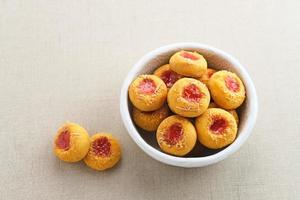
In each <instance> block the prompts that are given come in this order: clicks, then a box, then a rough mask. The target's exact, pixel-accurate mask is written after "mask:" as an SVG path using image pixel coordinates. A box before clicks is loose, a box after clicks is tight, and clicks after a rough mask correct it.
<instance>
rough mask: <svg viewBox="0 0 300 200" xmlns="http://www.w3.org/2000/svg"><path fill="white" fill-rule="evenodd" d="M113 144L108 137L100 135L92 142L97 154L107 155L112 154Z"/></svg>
mask: <svg viewBox="0 0 300 200" xmlns="http://www.w3.org/2000/svg"><path fill="white" fill-rule="evenodd" d="M110 147H111V144H110V142H109V141H108V139H107V137H100V138H98V139H96V140H95V141H94V142H93V144H92V149H93V152H94V153H95V154H96V155H97V156H102V157H107V156H109V155H110V154H111V149H110Z"/></svg>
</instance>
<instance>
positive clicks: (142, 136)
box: [120, 43, 258, 167]
mask: <svg viewBox="0 0 300 200" xmlns="http://www.w3.org/2000/svg"><path fill="white" fill-rule="evenodd" d="M182 49H184V50H191V51H197V52H199V53H200V54H202V55H203V56H204V57H205V59H206V60H207V61H208V65H209V66H213V68H216V69H227V70H229V71H232V72H235V73H236V74H238V76H239V77H240V78H241V79H242V81H243V82H244V85H245V87H246V95H247V98H246V101H245V102H244V104H243V106H242V107H241V108H240V109H239V111H240V113H239V117H240V123H239V129H238V136H237V138H236V139H235V141H234V142H233V143H232V144H231V145H229V146H228V147H226V148H224V149H222V150H219V151H214V150H211V151H210V150H204V151H205V155H204V156H203V157H196V156H193V155H192V156H191V157H176V156H172V155H168V154H166V153H164V152H162V151H161V150H160V149H159V147H158V145H157V143H156V141H155V136H153V135H151V134H149V133H148V134H147V133H144V132H143V131H142V130H141V129H138V128H137V127H136V126H135V125H134V123H133V121H132V119H131V113H130V112H131V103H130V102H129V100H128V87H129V85H130V83H131V82H132V81H133V80H134V79H135V78H136V77H137V76H138V75H140V74H150V73H152V72H153V71H154V69H156V68H157V67H159V66H161V65H163V64H166V63H168V61H169V58H170V57H171V55H172V54H174V53H175V52H177V51H179V50H182ZM257 110H258V105H257V95H256V90H255V87H254V84H253V82H252V80H251V78H250V76H249V74H248V73H247V71H246V69H245V68H244V67H243V66H242V65H241V64H240V63H239V61H237V60H236V59H235V58H234V57H232V56H231V55H229V54H228V53H226V52H224V51H221V50H219V49H216V48H214V47H211V46H208V45H203V44H199V43H176V44H171V45H167V46H163V47H160V48H158V49H155V50H154V51H151V52H149V53H148V54H146V55H145V56H144V57H142V58H141V59H140V60H139V61H138V62H137V63H136V64H135V65H134V66H133V68H132V69H131V71H130V72H129V73H128V75H127V77H126V79H125V81H124V83H123V86H122V90H121V96H120V112H121V116H122V120H123V122H124V125H125V127H126V129H127V131H128V133H129V135H130V136H131V138H132V139H133V140H134V141H135V143H136V144H137V145H138V146H139V147H140V148H141V149H142V150H143V151H144V152H145V153H147V154H148V155H149V156H151V157H152V158H154V159H156V160H158V161H160V162H163V163H165V164H169V165H173V166H179V167H202V166H207V165H210V164H213V163H216V162H219V161H221V160H223V159H225V158H227V157H228V156H229V155H231V154H232V153H234V152H236V151H237V150H238V149H239V148H240V147H241V146H242V144H244V142H245V141H246V140H247V138H248V137H249V135H250V133H251V131H252V128H253V126H254V124H255V120H256V116H257ZM197 151H200V152H201V151H203V149H201V148H200V149H198V150H197ZM195 155H196V154H195Z"/></svg>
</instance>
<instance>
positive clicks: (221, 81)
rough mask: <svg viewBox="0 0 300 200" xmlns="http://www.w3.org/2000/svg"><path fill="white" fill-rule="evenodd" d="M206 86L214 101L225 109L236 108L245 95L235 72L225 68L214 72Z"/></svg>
mask: <svg viewBox="0 0 300 200" xmlns="http://www.w3.org/2000/svg"><path fill="white" fill-rule="evenodd" d="M208 87H209V90H210V94H211V97H212V98H213V100H214V102H215V103H216V104H217V105H219V106H220V107H221V108H224V109H227V110H232V109H236V108H238V107H239V106H240V105H241V104H242V103H243V102H244V100H245V97H246V94H245V87H244V84H243V82H242V81H241V79H240V78H239V77H238V76H237V75H236V74H235V73H232V72H229V71H226V70H222V71H218V72H216V73H214V74H213V75H212V77H211V78H210V80H209V82H208Z"/></svg>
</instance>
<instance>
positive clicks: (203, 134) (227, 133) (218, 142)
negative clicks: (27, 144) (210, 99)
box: [195, 108, 237, 149]
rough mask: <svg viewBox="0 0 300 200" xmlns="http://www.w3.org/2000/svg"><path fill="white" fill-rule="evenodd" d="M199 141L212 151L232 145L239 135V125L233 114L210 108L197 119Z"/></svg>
mask: <svg viewBox="0 0 300 200" xmlns="http://www.w3.org/2000/svg"><path fill="white" fill-rule="evenodd" d="M195 126H196V130H197V134H198V140H199V141H200V143H201V144H203V145H204V146H206V147H207V148H210V149H219V148H223V147H225V146H227V145H229V144H231V143H232V142H233V141H234V139H235V138H236V135H237V124H236V121H235V119H234V117H233V115H232V114H230V113H229V112H227V111H225V110H223V109H221V108H209V109H207V111H206V112H205V113H204V114H203V115H201V116H200V117H197V118H196V121H195Z"/></svg>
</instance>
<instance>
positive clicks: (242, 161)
mask: <svg viewBox="0 0 300 200" xmlns="http://www.w3.org/2000/svg"><path fill="white" fill-rule="evenodd" d="M299 7H300V3H299V1H297V0H290V1H280V0H274V1H273V0H272V1H271V0H264V1H258V0H252V1H239V0H234V1H197V0H193V1H182V0H181V1H174V0H172V1H171V0H167V1H148V0H130V1H116V0H107V1H99V0H76V1H74V0H65V1H62V0H51V1H46V0H40V1H37V0H26V1H21V0H20V1H16V0H0V141H1V144H0V162H1V164H0V199H1V200H2V199H3V200H17V199H24V200H25V199H62V200H64V199H66V200H67V199H72V200H77V199H78V200H79V199H80V200H83V199H211V200H216V199H243V200H244V199H272V200H274V199H300V192H299V191H300V187H299V185H300V175H299V170H300V148H299V147H300V145H299V144H300V135H299V134H300V133H299V130H300V117H299V113H300V112H299V111H300V106H299V102H300V95H299V88H300V79H299V73H300V57H299V55H298V54H299V49H300V22H299V18H300V15H299V11H298V9H299ZM183 41H193V42H200V43H205V44H210V45H213V46H215V47H217V48H220V49H223V50H225V51H227V52H229V53H230V54H232V55H234V56H235V57H237V58H238V59H239V60H240V61H241V63H242V64H244V65H245V66H246V67H247V70H248V71H249V73H250V74H251V76H252V78H253V81H254V83H255V85H256V88H257V92H258V97H259V115H258V119H257V123H256V126H255V128H254V130H253V134H252V135H251V136H250V138H249V140H248V141H247V142H246V143H245V145H244V146H243V147H242V148H241V149H240V151H238V152H237V153H235V154H234V155H232V156H231V157H229V158H228V159H226V160H225V161H222V162H220V163H218V164H215V165H213V166H209V167H205V168H197V169H183V168H176V167H170V166H167V165H164V164H161V163H159V162H157V161H155V160H153V159H151V158H150V157H148V156H147V155H146V154H144V153H143V152H142V151H141V150H140V149H139V148H138V147H137V145H135V143H134V142H133V141H132V140H131V139H130V137H129V136H128V135H127V133H126V130H125V128H124V126H123V125H122V122H121V118H120V114H119V92H120V88H121V85H122V81H123V79H124V77H125V76H126V74H127V73H128V71H129V70H130V68H131V67H132V65H133V64H134V63H135V62H136V61H137V60H138V59H139V58H140V57H141V56H143V55H144V54H145V53H146V52H148V51H150V50H152V49H154V48H157V47H159V46H162V45H165V44H169V43H173V42H183ZM67 120H69V121H72V122H77V123H79V124H81V125H83V126H84V127H86V129H87V130H88V131H89V133H90V134H93V133H96V132H99V131H107V132H111V133H113V134H114V135H115V136H117V137H118V138H119V139H120V141H121V144H122V149H123V158H122V161H121V163H119V165H118V166H117V167H116V168H114V169H112V170H110V171H106V172H96V171H93V170H90V169H88V168H87V167H86V166H85V165H84V163H77V164H68V163H64V162H61V161H59V160H58V159H56V157H55V156H54V155H53V153H52V139H53V137H54V134H55V132H56V130H57V129H58V127H59V126H60V125H61V124H62V123H64V122H65V121H67Z"/></svg>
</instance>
